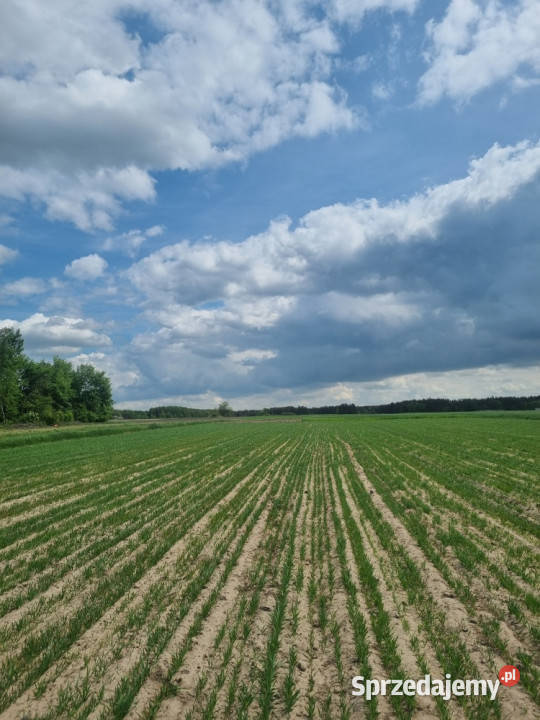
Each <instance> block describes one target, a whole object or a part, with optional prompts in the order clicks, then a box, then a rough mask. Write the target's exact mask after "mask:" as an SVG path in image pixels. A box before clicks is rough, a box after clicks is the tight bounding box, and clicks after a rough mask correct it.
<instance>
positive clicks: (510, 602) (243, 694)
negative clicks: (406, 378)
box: [0, 413, 540, 720]
mask: <svg viewBox="0 0 540 720" xmlns="http://www.w3.org/2000/svg"><path fill="white" fill-rule="evenodd" d="M55 433H56V434H55ZM63 433H64V434H63ZM49 440H54V441H53V442H49ZM539 472H540V413H536V414H535V413H524V414H518V413H515V414H511V413H506V414H502V413H500V414H483V413H477V414H470V415H467V414H463V415H457V414H456V415H447V416H443V415H440V416H435V415H432V416H429V415H428V416H385V417H382V416H373V417H351V418H346V417H334V418H316V417H309V418H303V419H302V420H299V419H296V418H295V419H291V420H287V421H275V420H274V421H268V422H266V421H257V422H250V423H249V422H236V421H231V422H225V423H217V422H209V423H200V424H184V425H176V424H171V425H169V426H161V427H159V426H158V427H153V426H151V425H146V426H130V425H126V426H121V425H120V426H117V427H111V428H110V431H109V427H108V426H107V427H105V428H103V427H102V428H99V429H96V430H95V431H91V430H89V431H87V432H86V431H76V430H73V431H63V430H58V431H55V430H49V431H43V432H38V431H36V432H34V433H25V434H22V435H20V434H17V433H6V434H0V479H1V480H0V589H1V594H0V617H1V620H0V663H1V669H0V720H7V719H8V718H9V719H12V718H13V719H15V718H40V719H42V720H44V719H45V718H47V719H50V720H56V719H57V718H69V719H72V718H76V719H80V720H82V719H83V718H90V719H92V720H98V719H102V718H103V719H105V718H107V719H108V718H114V719H120V718H130V719H133V720H134V719H135V718H137V719H143V718H144V719H145V720H150V718H156V719H157V720H173V718H174V719H177V718H182V719H183V718H185V719H188V718H192V719H193V720H195V719H197V720H202V719H209V718H227V719H228V718H262V719H267V718H287V717H291V718H317V720H328V719H330V718H339V719H341V720H347V718H363V717H366V718H377V717H379V718H410V717H417V718H421V719H422V718H427V719H429V718H438V717H440V718H442V719H443V720H444V719H446V718H491V717H493V718H503V719H504V720H506V719H507V718H508V719H510V718H534V717H538V707H539V704H538V700H539V699H538V657H537V656H535V651H536V650H537V648H538V646H539V639H540V638H539V631H538V625H537V618H538V610H539V600H538V593H537V588H538V586H537V576H536V574H535V573H536V571H537V569H538V554H539V553H538V549H539V548H538V537H539V523H538V519H539V515H538V491H539V485H538V480H539ZM506 664H512V665H515V666H517V667H518V668H519V669H520V672H521V680H520V682H519V684H518V685H515V686H514V687H512V688H506V687H501V689H500V690H499V692H498V695H497V698H496V700H494V701H492V700H491V699H489V697H487V698H486V697H480V698H467V697H462V698H453V699H451V700H449V701H446V700H443V699H441V698H440V697H433V696H426V697H418V696H417V697H411V696H406V695H402V696H397V695H396V696H391V695H385V696H383V695H379V696H378V697H374V698H373V699H371V700H369V701H367V700H366V699H365V698H364V697H354V696H353V695H352V693H351V690H352V685H351V679H352V678H353V676H357V675H361V676H364V677H365V678H395V679H397V678H413V679H417V678H421V677H423V676H424V675H425V674H427V673H430V674H431V675H432V676H433V677H437V678H444V677H445V673H450V674H451V676H452V678H491V679H493V680H495V679H496V678H497V673H498V671H499V668H500V667H501V666H503V665H506Z"/></svg>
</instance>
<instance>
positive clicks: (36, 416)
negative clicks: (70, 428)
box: [21, 357, 56, 425]
mask: <svg viewBox="0 0 540 720" xmlns="http://www.w3.org/2000/svg"><path fill="white" fill-rule="evenodd" d="M52 385H53V382H52V366H51V364H50V363H47V362H45V361H44V360H42V361H41V362H34V361H33V360H30V358H27V357H25V358H24V361H23V367H22V371H21V389H22V395H23V397H22V401H21V411H22V416H21V419H22V420H25V421H41V422H46V423H48V424H49V425H52V424H53V423H54V422H56V415H55V412H54V407H53V398H52Z"/></svg>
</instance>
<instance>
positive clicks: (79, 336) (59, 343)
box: [0, 313, 111, 355]
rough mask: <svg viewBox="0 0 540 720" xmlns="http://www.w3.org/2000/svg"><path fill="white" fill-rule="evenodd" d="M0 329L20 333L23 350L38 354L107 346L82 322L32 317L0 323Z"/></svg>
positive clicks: (93, 328) (92, 327) (93, 327)
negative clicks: (5, 328)
mask: <svg viewBox="0 0 540 720" xmlns="http://www.w3.org/2000/svg"><path fill="white" fill-rule="evenodd" d="M0 327H12V328H14V329H16V330H20V331H21V333H22V335H23V337H24V342H25V348H26V349H27V350H33V351H35V352H39V353H42V354H49V355H52V354H54V353H70V352H71V353H73V352H79V351H80V349H81V348H83V347H96V346H97V347H102V346H108V345H111V340H110V338H109V337H108V336H107V335H105V334H104V333H102V332H100V331H99V329H98V326H97V325H96V323H95V322H93V321H92V320H89V319H85V318H80V317H79V318H77V317H64V316H62V315H53V316H47V315H44V314H43V313H34V314H33V315H31V316H30V317H28V318H26V319H25V320H21V321H17V320H10V319H9V318H8V319H5V320H1V319H0Z"/></svg>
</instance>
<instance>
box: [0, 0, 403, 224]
mask: <svg viewBox="0 0 540 720" xmlns="http://www.w3.org/2000/svg"><path fill="white" fill-rule="evenodd" d="M413 4H414V3H412V2H410V1H406V0H403V1H402V2H397V0H395V1H394V2H376V3H374V2H365V3H362V5H363V6H364V7H363V9H362V11H361V12H362V13H363V12H365V11H367V10H370V9H374V8H375V7H381V6H384V5H385V6H387V7H390V8H397V7H398V6H399V7H404V6H412V5H413ZM354 12H355V13H356V10H354ZM130 15H131V17H132V18H133V17H134V18H135V19H136V20H137V21H138V22H139V23H140V24H141V26H144V24H145V23H147V24H148V25H150V26H151V27H152V30H153V33H154V38H155V39H154V40H153V41H152V42H143V41H142V40H141V39H140V38H139V37H137V36H136V35H133V34H132V33H130V32H129V31H128V28H127V25H126V23H128V21H129V16H130ZM126 17H127V18H128V19H127V20H125V22H124V18H126ZM332 22H333V20H331V19H330V18H329V17H319V18H316V17H315V15H314V14H312V13H311V10H310V9H309V6H307V5H303V4H301V3H299V4H298V5H295V7H294V8H293V6H292V5H288V4H287V3H284V4H282V5H280V4H276V3H270V2H266V1H265V0H223V2H220V3H215V2H211V0H203V1H201V2H196V3H195V2H190V3H178V2H175V1H174V0H159V1H158V2H150V0H114V1H113V2H108V1H107V2H106V1H105V0H96V1H95V2H93V3H91V4H90V5H89V6H83V5H81V4H80V3H75V4H74V3H72V2H69V1H68V0H54V1H51V2H47V3H45V4H44V3H42V2H40V1H39V0H28V2H26V3H24V4H21V3H20V2H17V1H16V0H7V2H4V3H3V4H2V6H1V8H0V66H1V67H2V68H3V73H2V75H0V104H1V106H2V109H3V124H2V134H3V147H4V148H5V152H4V153H3V156H4V160H3V162H4V165H3V166H2V167H1V168H0V177H2V178H3V179H2V181H1V182H0V194H3V195H7V196H8V197H15V198H17V199H22V198H24V197H27V196H29V197H31V198H33V199H38V200H40V201H42V202H43V203H44V204H45V207H46V212H47V216H48V217H49V218H51V219H54V220H65V221H70V222H73V223H75V225H77V227H79V228H81V229H82V230H94V229H105V230H107V229H110V228H111V227H112V223H113V220H114V217H115V215H116V214H117V213H118V212H119V210H120V207H121V203H122V202H123V201H129V200H134V199H135V200H142V201H148V200H151V199H152V198H153V197H154V188H153V182H152V180H151V178H150V176H149V174H148V173H150V172H152V171H158V170H174V169H184V170H198V169H201V168H208V167H216V166H219V165H221V164H223V163H228V162H231V161H238V160H243V159H245V158H247V157H249V156H250V155H251V154H252V153H254V152H257V151H260V150H264V149H266V148H269V147H271V146H273V145H275V144H276V143H279V142H281V141H283V140H284V139H286V138H290V137H298V136H301V137H302V136H303V137H313V136H314V135H316V134H318V133H321V132H327V131H331V132H332V131H335V130H338V129H342V128H349V129H350V128H352V127H355V126H356V125H357V123H358V116H357V115H356V114H355V113H354V112H353V111H352V110H351V109H350V108H349V107H348V106H347V98H346V96H345V93H344V92H343V91H342V90H341V89H340V88H339V87H338V86H337V85H336V84H335V82H334V80H333V78H332V75H331V73H332V59H333V58H334V56H335V55H336V53H337V52H338V51H339V42H338V39H337V36H336V33H335V30H334V28H333V26H332Z"/></svg>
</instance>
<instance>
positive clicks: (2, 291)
mask: <svg viewBox="0 0 540 720" xmlns="http://www.w3.org/2000/svg"><path fill="white" fill-rule="evenodd" d="M46 290H47V284H46V283H45V282H44V281H43V280H42V279H41V278H34V277H24V278H20V279H19V280H13V281H12V282H8V283H5V284H3V285H2V286H0V297H8V298H9V297H13V298H27V297H30V296H32V295H39V294H41V293H44V292H45V291H46Z"/></svg>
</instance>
